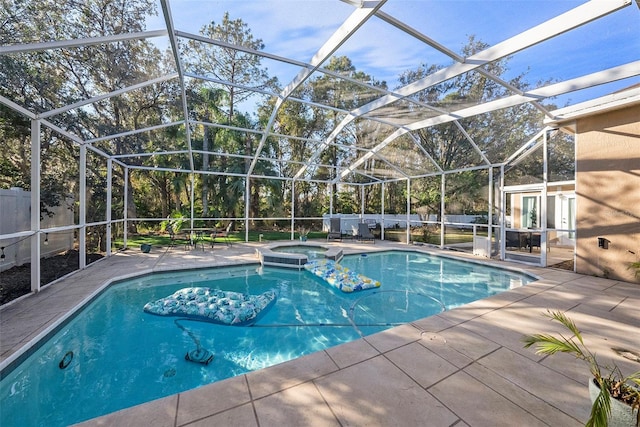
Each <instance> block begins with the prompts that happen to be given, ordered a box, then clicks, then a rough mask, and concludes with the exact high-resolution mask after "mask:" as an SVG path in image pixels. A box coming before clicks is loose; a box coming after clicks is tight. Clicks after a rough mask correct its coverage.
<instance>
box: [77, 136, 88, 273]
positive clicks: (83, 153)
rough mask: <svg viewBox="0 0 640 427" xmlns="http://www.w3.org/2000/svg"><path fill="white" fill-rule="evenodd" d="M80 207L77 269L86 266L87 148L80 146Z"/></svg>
mask: <svg viewBox="0 0 640 427" xmlns="http://www.w3.org/2000/svg"><path fill="white" fill-rule="evenodd" d="M79 174H80V206H79V217H80V218H79V223H78V225H79V226H80V228H79V229H78V246H79V248H80V261H79V268H80V270H84V269H85V268H86V266H87V146H86V145H85V144H82V145H81V146H80V171H79Z"/></svg>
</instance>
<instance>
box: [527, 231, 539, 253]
mask: <svg viewBox="0 0 640 427" xmlns="http://www.w3.org/2000/svg"><path fill="white" fill-rule="evenodd" d="M534 247H537V248H538V250H540V233H533V234H531V238H530V240H529V252H532V251H533V248H534Z"/></svg>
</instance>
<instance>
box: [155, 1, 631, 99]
mask: <svg viewBox="0 0 640 427" xmlns="http://www.w3.org/2000/svg"><path fill="white" fill-rule="evenodd" d="M601 1H616V0H601ZM584 2H585V1H583V0H580V1H576V0H531V1H530V0H388V1H387V2H386V3H385V4H384V6H383V7H382V11H383V12H385V13H387V14H389V15H391V16H393V17H394V18H396V19H399V20H401V21H403V22H404V23H406V24H408V25H410V26H411V27H413V28H415V29H416V30H418V31H420V32H421V33H422V34H424V35H426V36H428V37H430V38H432V39H434V40H435V41H437V42H438V43H440V44H443V45H445V46H446V47H447V48H449V49H451V50H453V51H455V52H456V53H460V51H461V49H462V47H463V46H464V45H465V44H466V42H467V40H468V37H469V36H472V35H473V36H475V37H476V38H477V39H479V40H481V41H482V42H485V43H488V44H490V45H494V44H496V43H498V42H501V41H503V40H506V39H508V38H510V37H513V36H515V35H516V34H518V33H519V32H521V31H524V30H527V29H529V28H531V27H533V26H535V25H538V24H540V23H542V22H544V21H546V20H548V19H550V18H552V17H554V16H556V15H557V14H560V13H563V12H566V11H568V10H570V9H572V8H574V7H577V6H579V5H580V4H582V3H584ZM170 7H171V10H172V13H173V17H174V26H175V28H176V29H178V30H181V31H186V32H190V33H196V34H197V33H199V31H200V29H201V28H202V27H203V26H204V25H206V24H208V23H209V22H211V21H215V22H220V21H221V20H222V16H223V14H224V12H226V11H228V12H229V14H230V18H231V19H236V18H241V19H242V20H243V21H244V22H245V23H247V24H248V26H249V28H250V29H251V32H252V34H253V35H254V37H256V38H260V39H262V40H263V42H264V44H265V48H264V51H265V52H268V53H272V54H276V55H280V56H285V57H289V58H293V59H296V60H299V61H303V62H309V60H310V58H311V57H312V56H313V55H314V54H315V52H316V51H317V50H318V48H319V47H320V46H321V45H322V44H323V43H324V42H325V41H326V40H327V39H328V38H329V37H330V36H331V34H332V33H333V32H334V31H335V30H336V29H337V28H338V27H339V26H340V25H341V24H342V22H344V20H345V19H346V18H347V17H348V16H349V15H350V14H351V13H352V11H353V10H354V7H353V6H352V5H350V4H348V3H346V2H343V1H339V0H242V1H239V0H170ZM158 11H159V14H160V15H161V9H160V7H159V6H158ZM147 28H148V29H150V30H152V29H160V28H164V21H163V19H162V18H161V16H159V17H155V18H150V19H149V20H148V24H147ZM336 55H346V56H348V57H349V58H350V59H351V60H352V63H353V64H354V65H355V67H356V69H358V70H359V71H365V72H366V73H368V74H370V75H371V76H373V77H374V78H375V79H377V80H384V81H386V82H387V83H388V85H389V87H390V88H395V87H397V86H398V85H399V83H398V76H399V74H400V73H402V72H403V71H405V70H409V69H415V68H416V67H417V66H418V65H419V64H421V63H427V64H440V65H445V66H446V65H449V64H451V59H450V58H448V57H446V56H445V55H443V54H441V53H439V52H437V51H435V50H434V49H432V48H430V47H428V46H426V45H424V44H423V43H420V42H418V41H417V40H415V39H414V38H412V37H410V36H408V35H406V34H404V33H403V32H401V31H400V30H398V29H396V28H394V27H392V26H390V25H389V24H387V23H386V22H383V21H382V20H380V19H378V18H372V19H370V20H369V21H368V22H367V23H366V24H365V25H364V26H363V27H362V28H361V29H360V30H359V31H358V32H357V33H356V34H355V35H354V36H353V37H352V38H350V39H349V40H348V41H347V43H345V44H344V45H343V46H342V47H341V48H340V49H339V50H338V51H337V52H336ZM637 60H640V7H638V5H637V4H636V3H635V1H633V2H632V4H631V5H630V6H628V7H626V8H624V9H622V10H619V11H617V12H614V13H613V14H611V15H609V16H607V17H605V18H604V19H601V20H598V21H595V22H592V23H589V24H587V25H586V26H584V27H582V28H580V29H578V30H576V31H575V32H570V33H567V34H564V35H561V36H559V37H557V38H555V39H552V40H549V41H546V42H543V43H541V44H540V45H538V46H535V47H533V48H530V49H527V50H525V51H523V52H520V53H517V54H516V55H514V56H513V57H512V58H511V59H510V61H509V67H510V69H509V70H508V71H507V73H506V75H505V76H506V77H509V78H511V77H515V76H517V75H519V74H521V73H526V80H527V81H529V82H530V83H531V84H532V85H534V86H537V83H536V82H538V81H548V80H552V81H558V80H566V79H569V78H573V77H578V76H581V75H584V74H588V73H591V72H595V71H598V70H601V69H603V68H610V67H613V66H617V65H622V64H625V63H628V62H632V61H637ZM263 65H265V66H267V67H268V68H269V72H270V73H272V74H274V75H277V76H278V77H279V79H280V83H281V84H283V85H286V84H287V83H288V82H289V81H290V80H291V79H292V78H293V76H294V75H295V73H296V71H297V70H296V69H294V68H292V67H290V66H284V65H279V64H277V63H274V62H271V61H265V62H264V63H263ZM639 82H640V78H634V79H630V80H629V79H628V80H625V81H621V82H618V83H615V84H610V85H606V86H604V87H600V88H596V89H590V90H588V91H581V92H575V93H572V94H569V95H567V96H563V97H562V98H559V99H558V100H556V101H555V102H556V104H557V105H560V106H562V105H566V104H567V103H571V104H573V103H576V102H581V101H583V100H586V99H590V98H593V97H597V96H602V95H604V94H607V93H611V92H613V91H616V90H619V89H621V88H624V87H628V86H631V85H633V84H636V83H639Z"/></svg>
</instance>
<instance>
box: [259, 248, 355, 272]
mask: <svg viewBox="0 0 640 427" xmlns="http://www.w3.org/2000/svg"><path fill="white" fill-rule="evenodd" d="M287 246H296V247H298V246H307V247H310V248H323V249H326V251H325V253H324V257H325V259H330V260H333V261H336V262H339V261H340V260H341V259H342V257H343V252H342V249H341V248H338V247H335V246H331V245H328V244H326V245H323V244H319V243H315V242H310V241H300V242H296V241H290V242H286V241H283V242H282V243H271V244H268V245H266V246H264V247H260V248H256V255H257V256H258V259H259V260H260V262H261V263H262V265H266V266H270V267H284V268H297V269H298V270H302V269H303V268H304V265H305V264H306V263H307V262H308V261H309V257H307V256H306V255H305V254H298V253H287V252H276V251H274V250H273V249H275V248H286V247H287Z"/></svg>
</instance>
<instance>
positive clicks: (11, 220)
mask: <svg viewBox="0 0 640 427" xmlns="http://www.w3.org/2000/svg"><path fill="white" fill-rule="evenodd" d="M67 202H69V201H67ZM50 210H51V211H52V212H53V216H52V217H49V216H47V215H45V216H44V217H43V218H42V220H41V222H40V228H43V229H44V228H51V227H57V226H63V225H72V224H73V211H72V210H71V209H68V208H67V206H57V207H54V208H50ZM30 228H31V192H30V191H23V190H22V189H21V188H12V189H10V190H2V189H0V235H3V234H12V233H17V232H20V231H28V230H29V229H30ZM45 238H46V239H47V244H46V245H44V240H45ZM40 242H41V244H42V249H41V254H42V256H43V257H47V256H51V255H55V254H57V253H60V252H64V251H67V250H69V249H71V248H73V231H66V232H60V233H49V234H47V235H42V236H41V238H40ZM0 246H3V247H4V248H5V249H4V254H5V259H4V260H2V261H3V262H2V263H0V271H4V270H8V269H9V268H11V267H14V266H20V265H23V264H26V263H28V262H31V238H30V237H26V238H25V237H19V238H18V237H16V238H12V239H0Z"/></svg>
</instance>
